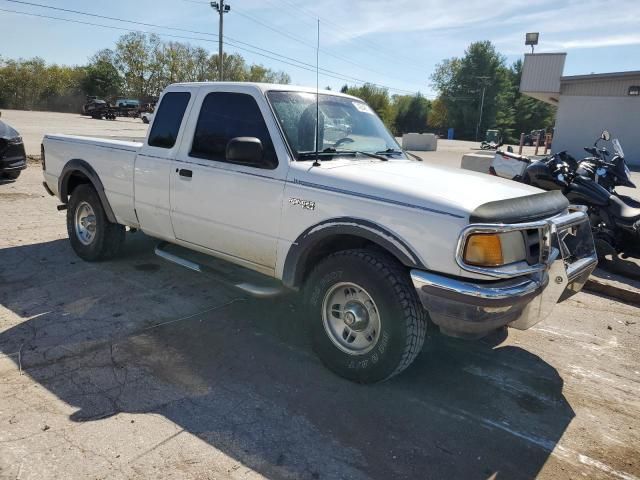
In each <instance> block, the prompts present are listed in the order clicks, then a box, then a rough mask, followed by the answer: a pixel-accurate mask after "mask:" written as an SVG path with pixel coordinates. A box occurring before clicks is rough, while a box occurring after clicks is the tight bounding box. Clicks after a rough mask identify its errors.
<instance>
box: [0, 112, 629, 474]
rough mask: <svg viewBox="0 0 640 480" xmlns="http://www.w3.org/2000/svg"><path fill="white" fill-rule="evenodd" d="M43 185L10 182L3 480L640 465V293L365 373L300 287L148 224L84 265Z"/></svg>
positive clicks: (0, 436)
mask: <svg viewBox="0 0 640 480" xmlns="http://www.w3.org/2000/svg"><path fill="white" fill-rule="evenodd" d="M3 118H5V115H4V113H3ZM83 121H84V120H83ZM89 121H90V120H87V122H89ZM110 128H111V127H110ZM41 182H42V175H41V170H40V168H39V166H38V165H37V164H35V163H32V164H31V165H30V166H29V168H28V169H27V170H26V171H25V172H23V175H22V176H21V177H20V178H19V180H18V181H17V182H16V183H13V184H7V185H2V186H0V478H2V479H4V478H7V479H15V478H19V479H22V480H24V479H58V478H65V479H81V478H82V479H84V478H95V479H102V478H113V479H123V478H153V479H184V478H192V479H219V478H231V479H239V478H269V479H313V480H315V479H368V478H372V479H391V478H399V479H418V478H419V479H422V478H466V479H475V478H494V479H495V478H498V479H500V478H508V479H511V478H517V479H520V478H522V479H529V478H533V477H539V478H543V479H577V478H589V479H604V478H612V479H622V480H631V479H638V478H640V451H639V450H640V365H639V361H640V342H639V339H640V325H639V324H640V309H638V308H636V307H632V306H628V305H624V304H621V303H619V302H615V301H613V300H611V299H608V298H605V297H599V296H594V295H591V294H588V293H580V294H578V295H576V296H575V297H573V298H572V299H570V300H568V301H566V302H564V303H562V304H560V305H558V306H557V307H556V309H555V311H554V313H553V315H552V316H551V317H550V318H548V319H547V320H545V321H544V322H542V323H540V324H538V325H537V326H535V327H534V328H532V329H531V330H528V331H524V332H521V331H515V330H514V331H509V332H508V335H506V334H502V335H495V336H493V337H491V338H488V339H485V340H484V341H482V342H464V341H456V340H452V339H446V338H443V337H438V336H432V337H431V338H430V339H429V340H428V341H427V343H426V345H425V348H424V351H423V352H422V354H421V355H420V356H419V357H418V359H417V361H416V362H415V363H414V364H413V365H412V366H411V367H410V368H409V369H408V370H407V371H406V372H404V373H403V374H402V375H400V376H398V377H396V378H394V379H392V380H391V381H388V382H386V383H383V384H379V385H372V386H361V385H355V384H352V383H350V382H347V381H345V380H342V379H341V378H339V377H336V376H334V375H333V374H331V373H330V372H328V371H327V370H326V369H325V368H324V367H323V366H322V365H321V363H320V362H319V360H318V359H317V358H316V357H315V356H314V354H313V352H312V351H311V348H310V346H309V342H308V338H307V327H306V325H305V323H304V316H303V315H302V314H301V312H300V308H299V307H298V305H297V299H296V298H295V297H294V296H290V297H284V298H279V299H275V300H269V301H265V300H254V299H251V298H248V297H245V296H243V295H240V294H238V293H237V292H236V291H234V290H230V289H228V288H226V287H223V286H220V285H218V284H216V283H214V282H213V281H212V280H211V279H210V278H209V277H207V276H204V275H202V274H198V273H195V272H191V271H187V270H184V269H181V268H180V267H178V266H175V265H173V264H168V263H164V262H163V260H161V259H159V258H157V257H155V256H154V254H153V247H154V245H155V242H154V241H153V240H152V239H150V238H148V237H146V236H144V235H143V234H141V233H135V234H128V237H127V241H126V245H125V249H124V250H125V251H124V254H123V255H122V257H121V258H119V259H117V260H113V261H109V262H102V263H93V264H89V263H85V262H83V261H81V260H80V259H78V258H77V257H76V256H75V255H74V254H73V252H72V250H71V248H70V246H69V244H68V241H67V239H66V237H67V233H66V227H65V212H58V211H57V210H56V208H55V207H56V204H57V202H56V199H55V198H52V197H49V196H48V195H47V194H46V193H45V192H44V190H43V188H42V186H41Z"/></svg>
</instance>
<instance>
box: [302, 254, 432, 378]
mask: <svg viewBox="0 0 640 480" xmlns="http://www.w3.org/2000/svg"><path fill="white" fill-rule="evenodd" d="M305 303H306V306H307V312H308V316H309V318H310V321H311V331H312V337H313V347H314V350H315V351H316V353H317V354H318V356H319V357H320V359H321V360H322V362H323V363H324V364H325V365H326V366H327V367H328V368H329V369H330V370H332V371H333V372H335V373H337V374H338V375H340V376H342V377H344V378H347V379H349V380H353V381H356V382H360V383H373V382H379V381H382V380H385V379H387V378H390V377H392V376H394V375H397V374H398V373H400V372H402V371H403V370H404V369H405V368H407V367H408V366H409V365H410V364H411V362H413V360H414V359H415V357H416V356H417V355H418V353H419V352H420V350H421V349H422V345H423V343H424V339H425V334H426V325H427V319H426V312H425V311H424V309H423V307H422V305H421V304H420V301H419V300H418V298H417V295H416V292H415V290H414V287H413V286H412V285H411V283H410V280H409V276H408V274H407V271H406V269H405V268H404V267H402V266H401V265H399V264H398V263H397V262H396V261H395V260H394V259H393V258H391V257H389V256H387V255H386V254H384V253H380V252H375V251H370V250H346V251H342V252H337V253H335V254H333V255H331V256H329V257H327V258H326V259H325V260H324V261H322V262H321V263H320V264H319V265H318V266H317V267H316V268H315V269H314V270H313V272H312V273H311V274H310V275H309V278H308V279H307V282H306V286H305Z"/></svg>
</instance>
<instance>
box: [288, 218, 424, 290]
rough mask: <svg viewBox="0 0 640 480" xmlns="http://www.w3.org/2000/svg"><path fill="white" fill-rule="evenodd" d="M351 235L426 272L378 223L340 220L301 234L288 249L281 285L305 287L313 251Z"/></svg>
mask: <svg viewBox="0 0 640 480" xmlns="http://www.w3.org/2000/svg"><path fill="white" fill-rule="evenodd" d="M338 235H350V236H355V237H361V238H363V239H365V240H369V241H371V242H373V243H375V244H376V245H378V246H380V247H382V248H383V249H385V250H387V251H388V252H390V253H391V254H392V255H393V256H394V257H395V258H396V259H397V260H398V261H399V262H400V263H402V264H403V265H405V266H407V267H410V268H420V269H426V267H425V266H424V265H423V263H422V261H421V260H420V257H418V255H416V253H415V252H414V251H413V250H412V249H411V247H409V245H407V243H406V242H405V241H404V240H402V239H401V238H399V237H398V236H397V235H395V234H394V233H392V232H390V231H389V230H387V229H386V228H384V227H382V226H381V225H378V224H377V223H374V222H371V221H369V220H364V219H362V218H352V217H339V218H332V219H329V220H325V221H323V222H320V223H317V224H315V225H312V226H311V227H309V228H307V229H306V230H305V231H304V232H302V233H301V234H300V235H299V236H298V238H296V240H295V242H294V243H293V244H292V245H291V248H289V251H288V252H287V257H286V259H285V261H284V268H283V272H282V282H283V283H284V285H286V286H288V287H290V288H295V287H297V286H299V285H300V284H301V283H302V276H303V274H304V265H306V262H307V260H308V258H309V255H310V254H311V253H312V252H313V250H314V248H315V247H316V246H318V245H319V244H320V242H322V241H323V240H325V239H328V238H330V237H334V236H338Z"/></svg>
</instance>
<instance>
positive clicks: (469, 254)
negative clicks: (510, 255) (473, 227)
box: [464, 233, 504, 267]
mask: <svg viewBox="0 0 640 480" xmlns="http://www.w3.org/2000/svg"><path fill="white" fill-rule="evenodd" d="M464 261H465V262H466V263H468V264H469V265H477V266H479V267H497V266H500V265H503V264H504V259H503V256H502V242H501V241H500V235H499V234H497V233H474V234H472V235H469V237H468V238H467V243H466V245H465V247H464Z"/></svg>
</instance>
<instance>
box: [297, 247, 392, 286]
mask: <svg viewBox="0 0 640 480" xmlns="http://www.w3.org/2000/svg"><path fill="white" fill-rule="evenodd" d="M354 248H368V249H372V250H377V251H379V252H384V253H387V254H388V255H389V256H391V257H392V258H396V257H395V255H393V254H392V253H391V252H389V251H388V250H387V249H386V248H384V247H382V246H380V245H379V244H377V243H375V242H374V241H371V240H369V239H367V238H363V237H359V236H357V235H348V234H338V235H332V236H330V237H327V238H323V239H322V240H320V241H319V242H318V243H316V244H315V245H314V246H313V248H311V249H310V251H309V252H308V253H307V254H306V255H305V257H304V261H303V262H302V265H300V266H299V267H298V272H296V285H298V286H300V285H302V284H303V283H304V281H305V280H306V278H307V276H308V275H309V273H311V271H312V270H313V268H314V267H315V266H316V265H317V264H318V263H319V262H320V261H321V260H322V259H323V258H326V257H328V256H329V255H331V254H332V253H336V252H340V251H342V250H351V249H354Z"/></svg>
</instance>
